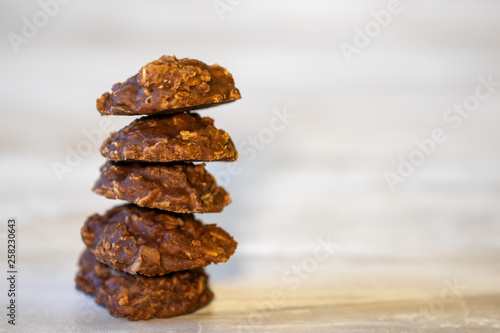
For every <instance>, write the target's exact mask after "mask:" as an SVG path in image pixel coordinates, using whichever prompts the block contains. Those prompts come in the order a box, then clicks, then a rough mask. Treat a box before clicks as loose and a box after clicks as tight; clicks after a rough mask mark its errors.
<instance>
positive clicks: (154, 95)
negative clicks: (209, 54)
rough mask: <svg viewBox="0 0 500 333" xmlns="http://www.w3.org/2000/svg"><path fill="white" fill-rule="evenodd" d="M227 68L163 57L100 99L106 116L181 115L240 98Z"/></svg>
mask: <svg viewBox="0 0 500 333" xmlns="http://www.w3.org/2000/svg"><path fill="white" fill-rule="evenodd" d="M240 98H241V96H240V92H239V91H238V89H237V88H236V87H235V86H234V80H233V77H232V75H231V74H230V73H229V72H228V71H227V70H226V69H225V68H223V67H221V66H219V65H217V64H215V65H211V66H208V65H207V64H205V63H203V62H201V61H199V60H195V59H189V58H183V59H177V58H176V57H175V56H163V57H161V58H160V59H158V60H155V61H152V62H150V63H148V64H147V65H146V66H143V67H142V68H141V69H140V70H139V73H138V74H136V75H134V76H132V77H131V78H129V79H128V80H127V81H125V82H123V83H117V84H115V85H114V86H113V87H112V92H111V93H109V92H106V93H104V94H103V95H102V96H101V98H99V99H98V100H97V110H99V112H100V113H101V114H102V115H148V114H149V115H150V114H167V113H177V112H182V111H186V110H191V109H197V108H203V107H209V106H213V105H218V104H221V103H227V102H231V101H234V100H237V99H240Z"/></svg>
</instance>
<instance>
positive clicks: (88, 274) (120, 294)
mask: <svg viewBox="0 0 500 333" xmlns="http://www.w3.org/2000/svg"><path fill="white" fill-rule="evenodd" d="M79 267H80V270H79V272H78V273H77V275H76V278H75V282H76V289H78V290H81V291H83V292H84V293H85V294H87V295H91V296H93V297H95V302H96V303H98V304H101V305H103V306H105V307H106V308H107V309H108V311H109V313H110V314H111V315H113V316H115V317H127V319H129V320H146V319H151V318H168V317H173V316H177V315H181V314H186V313H190V312H193V311H195V310H197V309H199V308H201V307H203V306H205V305H206V304H208V302H210V300H211V299H212V298H213V293H212V291H211V290H210V289H209V288H208V285H207V283H208V276H207V275H206V274H205V272H204V270H203V269H202V268H199V269H196V270H188V271H182V272H174V273H170V274H168V275H163V276H155V277H146V276H141V275H130V274H127V273H125V272H122V271H117V270H114V269H112V268H110V267H108V266H106V265H104V264H101V263H100V262H99V261H97V260H96V259H95V258H94V256H93V255H92V253H90V252H89V251H88V250H87V251H85V252H84V253H83V254H82V256H81V257H80V262H79Z"/></svg>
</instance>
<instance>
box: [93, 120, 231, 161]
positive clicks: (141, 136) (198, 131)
mask: <svg viewBox="0 0 500 333" xmlns="http://www.w3.org/2000/svg"><path fill="white" fill-rule="evenodd" d="M213 123H214V121H213V120H212V119H211V118H202V117H200V116H199V115H198V114H196V113H192V114H190V113H178V114H173V115H167V116H149V117H143V118H140V119H137V120H134V121H133V122H132V123H131V124H130V125H128V126H127V127H124V128H122V129H121V130H120V131H118V132H117V133H112V134H111V136H110V137H109V138H107V139H106V141H104V144H103V145H102V147H101V153H102V155H103V156H104V157H106V158H107V159H108V160H112V161H145V162H173V161H187V162H188V161H200V162H202V161H234V160H236V158H237V156H238V153H237V152H236V149H235V148H234V144H233V142H232V141H231V138H230V137H229V134H227V133H226V132H225V131H223V130H218V129H217V128H215V127H214V126H213Z"/></svg>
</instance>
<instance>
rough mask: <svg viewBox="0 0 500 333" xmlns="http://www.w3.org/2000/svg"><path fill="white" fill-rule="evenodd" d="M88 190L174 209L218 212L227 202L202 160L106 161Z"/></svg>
mask: <svg viewBox="0 0 500 333" xmlns="http://www.w3.org/2000/svg"><path fill="white" fill-rule="evenodd" d="M92 190H93V191H94V192H95V193H97V194H100V195H103V196H105V197H106V198H108V199H122V200H126V201H128V202H132V203H135V204H136V205H138V206H141V207H149V208H158V209H162V210H168V211H171V212H176V213H213V212H220V211H222V209H223V208H224V206H226V205H228V204H229V203H230V202H231V198H230V197H229V194H228V193H227V192H226V191H225V190H224V189H223V188H222V187H218V186H217V182H216V180H215V178H214V177H213V176H212V175H211V174H210V173H208V172H207V171H206V170H205V164H204V163H203V164H198V165H194V164H191V163H186V164H144V163H120V162H107V163H106V164H104V165H103V166H102V167H101V177H100V178H99V179H98V180H97V182H96V184H95V185H94V188H93V189H92Z"/></svg>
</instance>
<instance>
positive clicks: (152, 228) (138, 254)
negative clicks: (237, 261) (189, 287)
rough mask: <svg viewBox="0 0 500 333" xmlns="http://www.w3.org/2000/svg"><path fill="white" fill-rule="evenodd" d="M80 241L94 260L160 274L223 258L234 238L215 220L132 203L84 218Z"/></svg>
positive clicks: (146, 272)
mask: <svg viewBox="0 0 500 333" xmlns="http://www.w3.org/2000/svg"><path fill="white" fill-rule="evenodd" d="M82 239H83V242H84V243H85V245H87V247H88V249H89V250H90V252H92V253H93V254H94V256H95V257H96V259H97V260H99V261H100V262H102V263H104V264H106V265H109V266H111V267H113V268H115V269H121V270H123V271H125V272H127V273H130V274H136V273H139V274H142V275H148V276H152V275H163V274H167V273H170V272H175V271H183V270H186V269H193V268H198V267H202V266H206V265H208V264H210V263H219V262H226V261H227V260H228V258H229V257H230V256H231V255H232V254H233V253H234V250H235V249H236V242H235V241H234V239H233V237H231V236H230V235H229V234H228V233H227V232H225V231H224V230H223V229H221V228H219V227H217V226H216V225H215V224H209V225H205V224H203V223H201V222H199V221H196V220H195V219H194V217H193V215H192V214H176V213H169V212H165V211H161V210H156V209H150V208H141V207H137V206H135V205H132V204H128V205H123V206H118V207H115V208H113V209H111V210H109V211H107V212H106V214H105V215H103V216H101V215H98V214H94V215H92V216H90V217H89V218H88V219H87V221H86V222H85V225H84V226H83V228H82Z"/></svg>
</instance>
